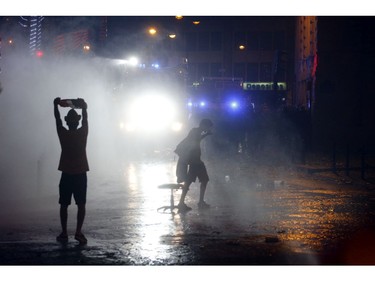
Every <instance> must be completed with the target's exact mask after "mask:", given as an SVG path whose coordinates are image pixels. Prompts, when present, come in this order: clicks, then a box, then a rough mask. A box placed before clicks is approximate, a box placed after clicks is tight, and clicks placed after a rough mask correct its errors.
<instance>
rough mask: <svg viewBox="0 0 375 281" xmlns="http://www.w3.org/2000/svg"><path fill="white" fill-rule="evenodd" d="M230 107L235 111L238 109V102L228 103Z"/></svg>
mask: <svg viewBox="0 0 375 281" xmlns="http://www.w3.org/2000/svg"><path fill="white" fill-rule="evenodd" d="M230 107H231V108H233V109H237V108H238V102H236V101H232V102H231V103H230Z"/></svg>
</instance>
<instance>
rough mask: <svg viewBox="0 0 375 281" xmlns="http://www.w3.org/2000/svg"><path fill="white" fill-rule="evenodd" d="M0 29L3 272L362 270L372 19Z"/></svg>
mask: <svg viewBox="0 0 375 281" xmlns="http://www.w3.org/2000/svg"><path fill="white" fill-rule="evenodd" d="M0 37H1V41H0V53H1V59H0V68H1V72H0V131H1V137H0V147H1V150H0V271H1V270H2V268H6V267H8V266H10V267H11V268H13V270H17V269H14V266H33V267H34V266H79V267H85V266H116V268H117V267H121V268H122V267H124V268H133V267H137V268H143V267H146V266H147V268H150V267H153V268H154V267H161V266H166V267H168V268H169V267H173V268H175V267H176V266H178V268H180V267H181V268H182V267H183V266H186V267H191V268H192V269H193V268H194V267H193V266H200V268H206V267H207V268H212V266H220V268H222V267H224V268H225V266H230V267H234V266H240V267H241V268H244V266H246V269H248V270H247V271H246V274H248V273H249V274H250V272H251V270H252V269H255V268H257V267H258V266H262V267H263V266H283V267H284V266H287V267H291V266H299V267H300V266H309V268H308V269H307V270H308V272H310V270H311V267H313V268H314V269H315V268H317V270H319V268H322V267H325V268H326V267H334V266H340V268H339V269H338V270H342V269H344V268H345V269H347V268H351V267H357V266H362V267H361V269H364V270H365V271H366V272H369V271H367V270H372V269H373V266H374V265H375V243H374V238H375V220H374V217H375V130H374V126H375V115H374V112H375V108H374V104H375V100H374V95H373V77H374V75H375V69H374V65H375V17H373V16H303V15H301V16H257V15H254V16H175V15H168V16H135V15H134V16H133V15H128V16H26V15H25V16H21V15H19V16H6V15H4V16H1V17H0ZM69 192H71V193H69ZM66 208H67V209H66ZM111 268H113V267H111ZM214 268H216V267H214ZM267 268H268V267H267ZM293 268H294V267H293ZM314 269H313V270H314ZM141 270H142V269H141ZM218 270H220V269H218ZM265 270H267V269H265ZM203 271H204V270H203ZM370 272H371V271H370ZM173 273H175V274H176V275H177V274H181V273H178V269H177V272H173ZM231 273H232V272H231V271H230V273H229V275H225V274H224V275H223V276H225V279H227V278H231V276H232V275H233V274H234V272H233V273H232V274H231ZM299 273H300V272H299ZM372 273H373V272H372ZM124 274H126V271H124ZM200 274H202V273H201V272H200ZM210 274H211V271H210ZM216 274H217V273H216ZM300 274H301V273H300ZM303 274H306V273H303ZM171 275H172V274H171ZM223 276H222V277H223ZM185 277H186V276H184V277H182V278H185ZM273 277H274V278H278V277H277V276H273ZM65 278H66V277H65ZM65 278H64V279H65ZM164 278H172V276H169V277H168V276H164V277H163V279H164ZM206 278H207V277H206ZM217 278H220V277H219V276H218V277H217ZM244 278H245V277H244ZM280 278H281V277H280Z"/></svg>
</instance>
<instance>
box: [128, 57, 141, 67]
mask: <svg viewBox="0 0 375 281" xmlns="http://www.w3.org/2000/svg"><path fill="white" fill-rule="evenodd" d="M127 62H128V64H130V65H132V66H136V65H137V64H138V59H137V58H136V57H131V58H129V60H128V61H127Z"/></svg>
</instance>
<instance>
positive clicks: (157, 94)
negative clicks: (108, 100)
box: [112, 65, 188, 153]
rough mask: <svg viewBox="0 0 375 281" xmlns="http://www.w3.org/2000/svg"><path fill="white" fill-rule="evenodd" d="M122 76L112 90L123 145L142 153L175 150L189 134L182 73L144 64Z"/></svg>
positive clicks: (129, 69)
mask: <svg viewBox="0 0 375 281" xmlns="http://www.w3.org/2000/svg"><path fill="white" fill-rule="evenodd" d="M118 76H120V77H121V79H119V80H118V81H117V82H116V83H117V84H116V87H114V89H113V91H112V98H113V113H112V116H113V118H114V119H115V120H116V122H114V123H115V124H116V128H115V130H116V132H117V133H116V134H117V138H118V141H119V142H120V143H121V146H127V147H128V148H129V147H131V148H132V149H137V148H139V149H138V150H142V151H146V150H147V151H155V150H166V149H170V150H171V149H172V148H173V147H174V146H175V145H176V143H177V142H178V141H179V140H180V138H181V137H182V136H183V135H184V134H185V130H186V122H187V118H188V113H187V108H186V96H185V90H184V87H183V83H181V79H180V77H179V75H178V73H176V71H175V70H174V69H167V70H166V69H161V68H159V67H156V66H152V67H145V66H142V65H141V66H137V67H134V68H129V67H127V68H125V71H123V72H121V73H120V75H118ZM138 152H139V151H138ZM138 152H137V153H138Z"/></svg>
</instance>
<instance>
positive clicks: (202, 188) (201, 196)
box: [199, 182, 208, 203]
mask: <svg viewBox="0 0 375 281" xmlns="http://www.w3.org/2000/svg"><path fill="white" fill-rule="evenodd" d="M207 183H208V182H202V183H201V186H200V192H199V202H200V203H202V202H204V195H205V193H206V188H207Z"/></svg>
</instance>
